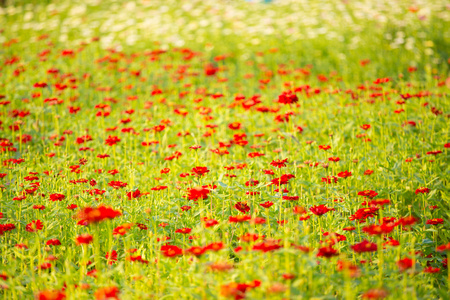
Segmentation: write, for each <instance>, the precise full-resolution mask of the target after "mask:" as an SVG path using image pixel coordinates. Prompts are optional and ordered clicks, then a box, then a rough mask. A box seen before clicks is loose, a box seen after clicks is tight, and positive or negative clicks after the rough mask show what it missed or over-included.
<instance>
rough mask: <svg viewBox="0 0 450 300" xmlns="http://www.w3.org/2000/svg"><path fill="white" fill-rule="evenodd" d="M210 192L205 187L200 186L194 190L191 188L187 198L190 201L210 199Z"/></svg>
mask: <svg viewBox="0 0 450 300" xmlns="http://www.w3.org/2000/svg"><path fill="white" fill-rule="evenodd" d="M209 192H210V190H209V189H207V188H205V187H203V186H198V187H194V188H190V189H188V190H187V198H188V199H189V200H194V201H197V200H199V199H200V200H205V199H208V194H209Z"/></svg>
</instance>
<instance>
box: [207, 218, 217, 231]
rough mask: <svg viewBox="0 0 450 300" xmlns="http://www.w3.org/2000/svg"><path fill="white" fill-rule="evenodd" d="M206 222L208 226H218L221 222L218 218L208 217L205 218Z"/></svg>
mask: <svg viewBox="0 0 450 300" xmlns="http://www.w3.org/2000/svg"><path fill="white" fill-rule="evenodd" d="M204 223H205V227H206V228H209V227H213V226H216V225H217V224H219V222H218V221H217V220H214V219H207V218H206V217H205V219H204Z"/></svg>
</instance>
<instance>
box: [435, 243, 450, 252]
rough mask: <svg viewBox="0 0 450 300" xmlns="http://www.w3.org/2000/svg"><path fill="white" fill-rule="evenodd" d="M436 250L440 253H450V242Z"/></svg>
mask: <svg viewBox="0 0 450 300" xmlns="http://www.w3.org/2000/svg"><path fill="white" fill-rule="evenodd" d="M436 250H437V251H439V252H443V251H450V242H448V243H447V244H445V245H441V246H439V247H437V248H436Z"/></svg>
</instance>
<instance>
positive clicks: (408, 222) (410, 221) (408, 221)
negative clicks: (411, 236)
mask: <svg viewBox="0 0 450 300" xmlns="http://www.w3.org/2000/svg"><path fill="white" fill-rule="evenodd" d="M419 221H420V220H419V219H417V218H415V217H413V216H407V217H403V218H400V219H399V220H398V222H397V223H398V224H400V225H402V226H405V227H406V226H412V225H414V224H417V223H418V222H419Z"/></svg>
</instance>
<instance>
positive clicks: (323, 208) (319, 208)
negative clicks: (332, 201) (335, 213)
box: [309, 204, 334, 216]
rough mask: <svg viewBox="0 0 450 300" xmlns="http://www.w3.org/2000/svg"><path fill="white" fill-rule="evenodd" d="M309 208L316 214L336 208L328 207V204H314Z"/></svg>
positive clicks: (319, 214)
mask: <svg viewBox="0 0 450 300" xmlns="http://www.w3.org/2000/svg"><path fill="white" fill-rule="evenodd" d="M309 210H310V211H311V212H312V213H313V214H315V215H316V216H321V215H324V214H326V213H327V212H329V211H331V210H334V208H328V207H326V205H323V204H321V205H314V206H311V207H310V208H309Z"/></svg>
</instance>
